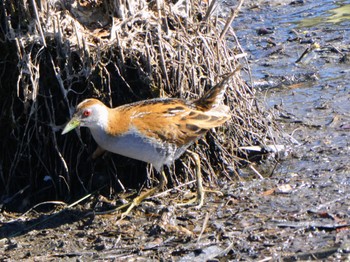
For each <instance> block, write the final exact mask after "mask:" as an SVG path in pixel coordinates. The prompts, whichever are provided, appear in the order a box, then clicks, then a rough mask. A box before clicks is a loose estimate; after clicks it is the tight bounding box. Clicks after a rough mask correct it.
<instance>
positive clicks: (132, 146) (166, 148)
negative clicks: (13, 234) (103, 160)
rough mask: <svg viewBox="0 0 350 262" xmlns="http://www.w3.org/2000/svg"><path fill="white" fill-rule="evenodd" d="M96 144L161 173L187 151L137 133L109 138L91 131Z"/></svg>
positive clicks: (98, 132) (101, 133)
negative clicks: (139, 161)
mask: <svg viewBox="0 0 350 262" xmlns="http://www.w3.org/2000/svg"><path fill="white" fill-rule="evenodd" d="M90 130H91V134H92V136H93V137H94V139H95V141H96V143H97V144H98V145H99V146H100V147H102V148H103V149H105V150H107V151H110V152H113V153H116V154H119V155H123V156H126V157H130V158H133V159H137V160H141V161H144V162H147V163H151V164H152V165H153V167H154V168H155V169H156V170H157V171H160V170H161V168H162V167H163V166H164V165H170V164H172V163H173V161H174V160H175V157H176V158H178V157H179V156H180V155H181V154H182V153H183V152H184V151H185V150H186V149H185V148H180V149H177V147H176V146H175V145H172V144H169V143H163V144H160V143H159V142H158V141H155V140H152V139H148V138H145V137H142V136H140V135H138V134H137V133H135V132H129V133H126V134H124V135H121V136H109V135H106V133H105V132H101V131H100V130H99V129H90Z"/></svg>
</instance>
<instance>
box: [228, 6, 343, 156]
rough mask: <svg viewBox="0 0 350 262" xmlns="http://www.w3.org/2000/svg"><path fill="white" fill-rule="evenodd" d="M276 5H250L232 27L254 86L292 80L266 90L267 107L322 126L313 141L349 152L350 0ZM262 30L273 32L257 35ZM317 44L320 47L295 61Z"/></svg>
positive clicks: (264, 95)
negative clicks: (263, 81)
mask: <svg viewBox="0 0 350 262" xmlns="http://www.w3.org/2000/svg"><path fill="white" fill-rule="evenodd" d="M275 2H276V1H270V4H269V5H265V4H264V3H262V4H257V6H258V7H257V8H252V6H251V5H249V3H250V2H249V1H248V3H247V5H246V6H249V7H250V8H248V9H243V10H242V12H241V14H240V15H239V17H238V18H237V19H236V20H235V21H234V23H233V27H234V29H235V32H236V34H237V36H238V38H239V40H240V42H241V44H242V46H243V48H244V49H245V51H246V52H247V53H248V60H249V62H250V63H249V64H250V67H251V70H252V74H253V83H254V81H257V82H258V81H259V80H261V79H265V80H268V81H271V82H274V81H277V82H278V83H279V79H281V78H284V77H288V78H290V79H292V81H289V82H287V83H284V84H279V85H276V86H274V85H273V84H272V86H273V87H274V88H268V87H267V88H266V89H265V90H263V92H262V94H261V98H262V99H263V100H264V101H265V102H266V104H267V106H268V107H272V106H274V105H276V104H278V105H282V107H283V109H284V110H286V111H287V112H288V113H290V114H292V115H293V116H295V117H296V119H299V120H301V121H303V122H305V123H308V124H310V125H318V126H320V128H319V129H317V130H309V132H312V133H313V135H312V136H314V138H317V137H319V139H315V140H316V141H317V142H315V143H320V141H319V140H321V139H322V138H325V137H328V138H329V141H328V143H331V144H332V145H333V146H337V147H345V148H346V147H347V148H348V150H349V143H350V142H349V141H350V138H349V137H348V136H349V130H348V129H347V128H344V127H346V126H347V125H348V124H350V113H349V112H350V81H349V80H350V62H349V60H348V54H349V50H350V49H349V48H350V1H304V3H303V4H290V3H291V2H292V1H279V2H282V3H283V4H278V3H275ZM277 2H278V1H277ZM253 3H254V2H253ZM259 29H267V30H270V33H269V34H265V35H263V34H258V30H259ZM271 43H272V44H271ZM313 43H317V44H318V48H316V49H315V50H314V51H312V52H311V53H310V54H308V55H307V56H306V57H305V59H302V62H301V63H296V61H297V59H298V58H299V57H300V56H301V54H302V53H303V52H304V51H305V50H306V49H307V48H308V47H309V46H310V45H312V44H313ZM279 48H280V50H281V51H279V52H274V50H276V49H279ZM305 75H312V79H309V77H305ZM293 81H295V82H293ZM332 120H336V121H334V122H333V124H332ZM309 135H310V134H309ZM310 146H312V143H311V145H310Z"/></svg>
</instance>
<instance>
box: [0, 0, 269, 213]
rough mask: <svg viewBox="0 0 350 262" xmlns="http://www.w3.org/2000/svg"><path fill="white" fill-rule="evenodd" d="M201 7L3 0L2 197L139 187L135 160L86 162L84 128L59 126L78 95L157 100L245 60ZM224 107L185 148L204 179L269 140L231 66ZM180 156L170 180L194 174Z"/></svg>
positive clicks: (201, 86)
mask: <svg viewBox="0 0 350 262" xmlns="http://www.w3.org/2000/svg"><path fill="white" fill-rule="evenodd" d="M39 3H40V5H39ZM63 3H65V5H64V4H63ZM212 4H213V5H210V6H209V5H208V3H207V2H206V1H191V2H189V1H181V0H180V1H178V2H169V1H166V2H163V1H160V0H159V1H71V2H69V1H66V2H65V1H64V2H61V1H56V2H55V1H40V2H39V1H35V0H33V1H9V0H5V1H4V2H3V5H2V6H1V32H2V36H1V43H0V45H1V49H0V57H1V88H0V92H1V93H0V94H1V95H0V106H1V113H0V136H1V140H0V187H1V188H4V190H2V191H1V193H2V202H3V203H7V204H8V207H9V208H10V207H12V208H14V207H15V208H16V209H18V210H25V209H27V208H28V207H30V206H32V205H33V204H34V203H36V202H39V201H43V200H53V199H60V200H63V201H67V202H69V201H72V199H74V198H75V197H78V196H81V195H82V194H84V193H86V192H91V191H92V190H95V189H99V188H103V189H104V190H105V191H104V192H105V193H106V194H108V193H114V192H115V191H116V190H120V188H123V187H124V186H125V187H130V186H132V187H139V186H140V185H142V183H143V182H144V180H145V177H146V175H147V172H146V170H147V169H146V168H145V167H146V166H145V164H143V163H139V162H136V161H134V160H130V159H126V158H123V157H120V156H116V155H107V156H104V157H103V158H102V159H98V160H96V161H91V158H90V156H91V153H92V152H93V150H94V149H95V144H94V141H93V139H92V138H91V136H90V134H89V133H88V132H87V131H86V130H83V129H82V130H81V132H82V133H81V138H78V137H77V136H76V135H75V134H74V133H72V135H71V136H68V137H67V136H65V137H62V136H61V134H60V131H61V128H62V127H63V125H64V124H65V122H66V121H67V120H68V118H69V116H70V115H71V114H72V113H73V112H72V110H73V108H74V107H75V105H76V104H77V103H78V102H80V101H82V100H83V99H84V98H87V97H97V98H99V99H101V100H103V101H104V102H105V103H106V104H109V105H110V106H117V105H120V104H124V103H128V102H132V101H137V100H142V99H146V98H152V97H160V96H161V97H163V96H168V97H183V98H186V99H194V98H197V97H198V96H200V95H201V94H202V93H203V92H204V91H205V90H206V89H207V88H208V87H210V86H212V85H214V84H215V83H217V82H219V81H220V80H221V79H222V76H223V75H225V74H227V73H230V72H232V71H234V69H235V68H236V67H237V66H238V64H239V63H241V64H243V66H247V64H246V63H245V58H244V57H245V56H244V53H243V52H242V50H241V49H240V45H239V43H237V41H236V38H235V34H234V32H233V30H232V29H231V28H230V27H229V25H230V19H227V20H226V19H223V18H221V17H218V16H212V13H213V10H214V9H215V6H216V3H215V1H212ZM234 15H235V13H234V12H233V11H232V14H231V18H232V19H233V17H234ZM225 24H227V25H228V26H226V27H225ZM228 40H229V41H228ZM225 103H227V104H228V105H229V106H230V108H231V110H232V116H233V117H232V121H231V122H230V123H229V124H228V125H226V126H225V127H224V128H222V129H219V130H216V131H212V132H210V133H209V134H208V135H207V136H206V138H205V139H203V140H200V141H199V142H198V144H197V145H195V146H196V151H197V152H198V153H199V154H200V156H201V159H202V166H203V171H204V172H205V173H206V174H207V176H206V179H207V181H209V183H208V184H212V183H213V184H216V183H217V176H216V173H218V171H220V173H221V174H222V177H226V179H231V178H233V179H234V178H235V174H236V170H237V167H238V158H237V157H236V156H237V148H238V147H239V146H242V145H254V144H255V145H256V144H265V143H267V142H268V141H269V142H271V141H273V140H274V136H275V134H274V130H276V128H275V125H274V122H273V119H272V116H271V115H270V114H269V113H267V112H266V111H264V110H262V109H261V108H259V106H258V104H257V101H256V100H255V98H254V91H253V90H252V89H251V88H250V87H249V86H248V85H247V84H246V83H245V82H244V81H243V80H242V77H241V75H240V74H236V75H235V76H234V77H233V78H232V81H231V84H230V87H229V88H228V91H227V95H226V98H225ZM208 149H209V150H208ZM182 160H183V161H182V162H181V163H180V162H179V163H177V165H175V167H176V168H174V169H172V170H168V172H169V175H170V177H171V178H172V179H171V182H172V184H177V183H178V182H179V181H185V180H189V179H193V178H194V175H193V171H192V169H193V168H192V167H193V164H191V162H190V159H187V158H186V157H184V158H183V159H182ZM149 170H150V169H149ZM175 171H176V172H175ZM185 171H188V172H185ZM175 173H176V174H177V175H176V176H175ZM180 175H181V176H180ZM180 178H181V179H180Z"/></svg>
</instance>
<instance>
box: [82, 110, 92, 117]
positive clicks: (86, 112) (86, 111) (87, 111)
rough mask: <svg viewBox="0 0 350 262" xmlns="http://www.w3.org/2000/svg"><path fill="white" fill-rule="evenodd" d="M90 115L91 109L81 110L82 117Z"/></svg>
mask: <svg viewBox="0 0 350 262" xmlns="http://www.w3.org/2000/svg"><path fill="white" fill-rule="evenodd" d="M90 115H91V111H90V110H85V111H84V112H83V116H84V117H88V116H90Z"/></svg>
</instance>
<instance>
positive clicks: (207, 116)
mask: <svg viewBox="0 0 350 262" xmlns="http://www.w3.org/2000/svg"><path fill="white" fill-rule="evenodd" d="M166 101H167V102H166V103H165V102H164V101H160V102H158V103H149V104H147V103H146V104H139V105H138V106H136V107H133V108H131V109H132V110H133V112H132V113H131V114H130V119H131V120H130V125H131V126H134V127H136V128H137V129H138V130H139V131H140V132H141V133H143V134H144V135H147V136H150V137H154V138H156V139H160V140H163V141H165V142H168V143H174V144H176V145H177V146H182V145H185V144H188V143H191V142H192V141H195V140H196V139H198V138H199V137H201V136H202V135H203V134H205V133H206V132H207V131H208V130H209V129H211V128H214V127H217V126H220V125H222V124H223V123H224V122H226V121H227V120H228V119H229V118H230V116H229V114H228V108H227V107H226V106H224V105H221V106H217V107H215V108H213V109H211V110H208V111H205V112H203V111H200V110H196V109H194V108H195V107H192V106H191V105H189V104H186V103H185V102H184V101H182V100H180V99H171V100H166ZM131 109H130V110H131Z"/></svg>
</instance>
